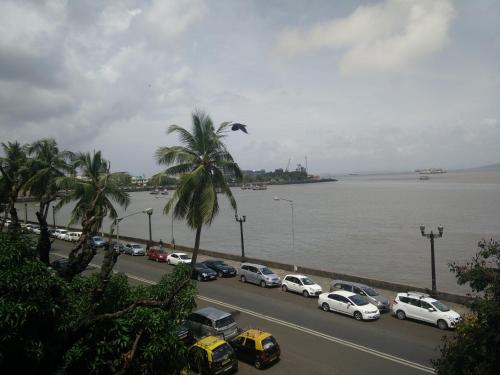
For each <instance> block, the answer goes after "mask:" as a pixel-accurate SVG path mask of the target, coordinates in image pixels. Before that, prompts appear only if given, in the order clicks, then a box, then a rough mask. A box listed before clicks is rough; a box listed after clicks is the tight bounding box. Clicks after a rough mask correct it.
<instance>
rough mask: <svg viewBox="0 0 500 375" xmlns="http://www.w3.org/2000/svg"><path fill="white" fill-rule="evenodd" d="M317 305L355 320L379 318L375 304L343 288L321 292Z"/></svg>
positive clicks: (324, 309)
mask: <svg viewBox="0 0 500 375" xmlns="http://www.w3.org/2000/svg"><path fill="white" fill-rule="evenodd" d="M318 305H319V306H320V307H321V308H322V309H323V311H335V312H339V313H341V314H346V315H350V316H352V317H354V319H356V320H374V319H378V318H380V311H379V310H378V309H377V306H375V305H372V304H371V303H369V302H368V301H367V300H366V299H365V298H364V297H361V296H360V295H358V294H356V293H352V292H346V291H345V290H339V291H337V292H329V293H322V294H320V295H319V298H318Z"/></svg>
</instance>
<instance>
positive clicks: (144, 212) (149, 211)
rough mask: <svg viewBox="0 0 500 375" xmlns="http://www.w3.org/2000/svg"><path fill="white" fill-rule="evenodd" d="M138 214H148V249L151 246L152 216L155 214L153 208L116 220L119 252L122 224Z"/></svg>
mask: <svg viewBox="0 0 500 375" xmlns="http://www.w3.org/2000/svg"><path fill="white" fill-rule="evenodd" d="M138 214H148V217H149V242H148V249H149V245H150V244H151V215H152V214H153V209H152V208H146V209H145V210H143V211H137V212H133V213H131V214H129V215H125V216H123V217H119V218H116V219H115V224H116V246H117V247H118V251H119V250H120V222H121V221H122V220H123V219H125V218H127V217H130V216H134V215H138Z"/></svg>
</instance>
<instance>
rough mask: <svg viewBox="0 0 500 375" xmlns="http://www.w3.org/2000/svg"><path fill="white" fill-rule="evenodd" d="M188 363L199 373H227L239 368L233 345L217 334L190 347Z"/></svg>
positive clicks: (213, 374) (212, 374) (211, 374)
mask: <svg viewBox="0 0 500 375" xmlns="http://www.w3.org/2000/svg"><path fill="white" fill-rule="evenodd" d="M188 364H189V368H190V369H191V370H194V371H197V372H198V373H199V374H210V375H217V374H227V373H233V372H236V371H237V370H238V360H237V359H236V355H235V353H234V350H233V348H232V347H231V345H229V344H228V343H227V342H226V341H224V340H221V339H220V338H218V337H215V336H206V337H204V338H202V339H201V340H198V341H197V342H196V343H195V344H194V345H193V346H192V347H191V348H189V352H188Z"/></svg>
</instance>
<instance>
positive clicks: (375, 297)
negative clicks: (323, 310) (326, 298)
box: [330, 280, 391, 311]
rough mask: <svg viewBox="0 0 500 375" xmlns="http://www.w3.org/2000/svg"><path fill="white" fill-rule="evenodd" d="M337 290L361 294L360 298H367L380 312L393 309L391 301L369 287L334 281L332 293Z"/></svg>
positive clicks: (331, 288) (350, 282)
mask: <svg viewBox="0 0 500 375" xmlns="http://www.w3.org/2000/svg"><path fill="white" fill-rule="evenodd" d="M336 290H346V291H348V292H353V293H356V294H359V295H360V296H363V297H365V298H366V300H367V301H368V302H370V303H373V304H374V305H375V306H377V308H378V309H379V310H380V311H390V309H391V304H390V302H389V299H388V298H387V297H384V296H383V295H381V294H380V293H379V292H377V291H376V290H375V289H373V288H370V287H369V286H368V285H365V284H360V283H354V282H352V281H344V280H333V281H332V285H331V287H330V292H334V291H336Z"/></svg>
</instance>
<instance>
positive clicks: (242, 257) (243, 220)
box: [234, 213, 247, 260]
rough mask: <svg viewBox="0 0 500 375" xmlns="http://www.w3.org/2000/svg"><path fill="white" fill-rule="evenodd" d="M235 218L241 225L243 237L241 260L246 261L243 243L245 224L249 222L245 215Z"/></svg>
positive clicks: (236, 214)
mask: <svg viewBox="0 0 500 375" xmlns="http://www.w3.org/2000/svg"><path fill="white" fill-rule="evenodd" d="M234 218H235V219H236V221H237V222H238V223H240V235H241V260H244V259H245V244H244V242H243V223H244V222H245V221H247V217H246V216H245V215H243V216H241V217H239V218H238V213H235V214H234Z"/></svg>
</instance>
